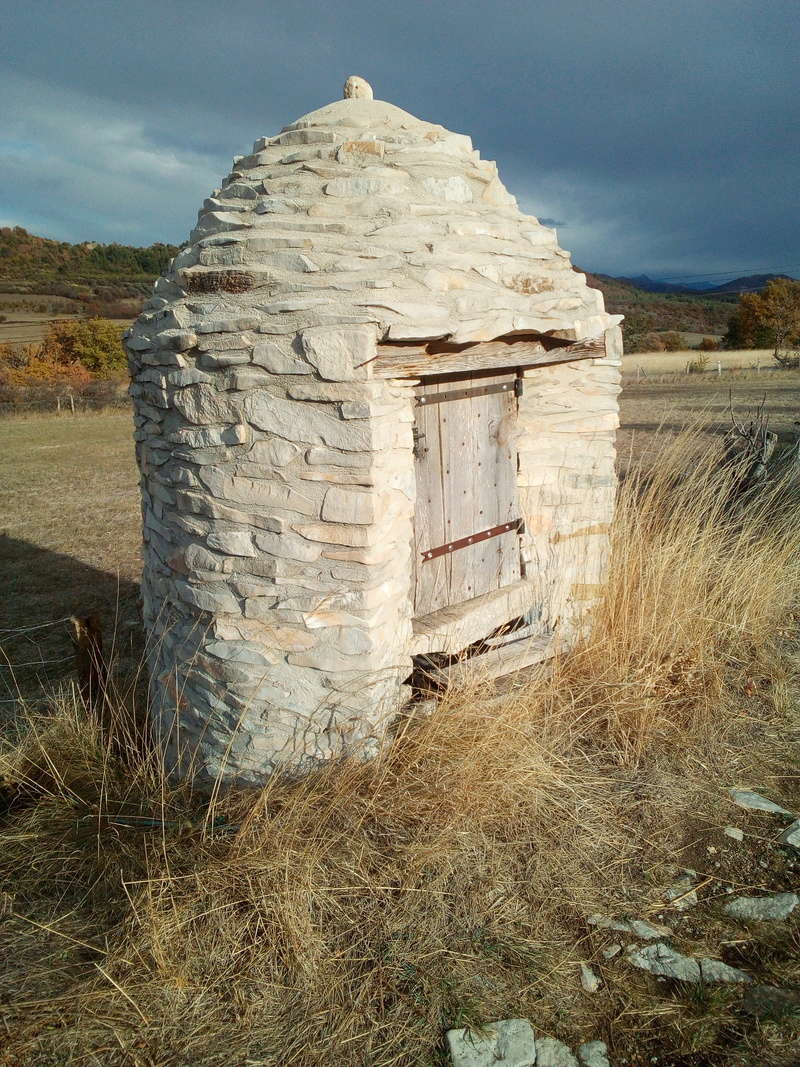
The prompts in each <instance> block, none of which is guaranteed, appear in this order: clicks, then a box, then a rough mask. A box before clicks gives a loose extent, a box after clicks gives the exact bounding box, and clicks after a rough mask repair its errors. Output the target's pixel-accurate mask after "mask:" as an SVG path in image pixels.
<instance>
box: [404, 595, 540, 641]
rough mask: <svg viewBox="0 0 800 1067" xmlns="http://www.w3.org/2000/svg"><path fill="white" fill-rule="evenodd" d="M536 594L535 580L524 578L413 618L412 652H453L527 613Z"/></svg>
mask: <svg viewBox="0 0 800 1067" xmlns="http://www.w3.org/2000/svg"><path fill="white" fill-rule="evenodd" d="M534 595H535V594H534V589H533V583H531V582H530V581H528V580H527V579H525V578H522V579H520V580H519V581H517V582H513V583H512V584H511V585H505V586H503V587H502V588H501V589H492V590H491V591H490V592H488V593H482V594H481V595H480V596H476V597H473V598H472V599H471V600H464V601H463V602H462V603H461V604H450V605H448V606H447V607H445V608H439V610H438V611H432V612H431V613H430V614H429V615H420V616H418V617H417V618H416V619H413V620H412V625H413V631H414V636H413V638H412V644H411V654H412V655H414V656H424V655H428V654H430V653H431V652H445V653H447V654H448V655H451V656H452V655H454V654H455V653H456V652H460V651H461V650H462V649H464V648H466V647H467V646H468V645H471V644H473V642H475V641H480V640H481V639H482V638H484V637H487V636H488V635H489V634H490V633H492V631H493V630H496V629H497V628H498V627H499V626H502V625H503V624H504V623H507V622H510V621H511V620H512V619H517V618H519V617H520V616H521V615H524V614H525V613H526V612H527V611H528V610H529V609H530V608H531V607H532V605H533V602H534Z"/></svg>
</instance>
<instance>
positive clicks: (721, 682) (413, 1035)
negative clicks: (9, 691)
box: [0, 434, 800, 1067]
mask: <svg viewBox="0 0 800 1067" xmlns="http://www.w3.org/2000/svg"><path fill="white" fill-rule="evenodd" d="M700 439H701V437H700V435H692V434H688V435H685V436H684V437H683V438H682V439H681V440H680V441H679V442H678V443H677V444H673V445H672V446H671V447H670V450H669V452H667V453H665V454H663V455H662V456H661V461H660V463H659V466H658V468H657V469H656V470H655V471H649V472H639V473H638V474H636V475H633V476H630V477H629V478H628V479H627V480H626V482H625V484H624V485H623V486H622V488H621V490H620V498H619V506H618V511H617V517H616V520H615V524H614V530H613V542H614V544H613V563H612V568H611V576H610V581H609V585H608V594H607V597H606V601H605V604H604V607H603V608H602V610H601V611H599V613H598V614H597V617H596V619H595V621H594V626H593V630H592V633H591V636H590V637H589V639H588V640H587V642H586V643H585V645H584V646H583V647H582V648H580V649H578V650H576V651H575V652H574V653H572V654H570V655H569V656H567V657H564V658H563V659H562V660H560V661H559V662H557V663H556V664H555V665H554V666H553V669H552V670H550V671H539V672H535V673H532V674H531V675H530V676H529V677H528V678H527V680H525V681H524V682H517V683H516V684H515V685H513V686H511V687H507V688H506V689H505V690H504V691H500V692H499V693H498V691H497V690H495V689H493V688H492V687H491V686H490V685H489V684H488V683H481V682H480V681H479V680H478V681H476V682H474V683H473V684H471V685H470V686H469V687H467V688H463V689H461V690H459V691H451V692H450V693H449V694H447V695H446V697H445V698H444V699H443V700H442V702H441V704H440V706H439V708H438V709H437V711H436V713H435V714H434V715H432V716H431V717H430V718H428V719H422V720H419V721H416V720H411V721H409V722H408V723H407V724H405V725H404V726H403V727H402V728H401V729H400V730H399V732H398V736H397V738H396V740H395V741H394V743H393V744H392V745H391V746H389V747H387V749H386V750H385V751H384V753H383V754H382V755H381V756H380V758H378V759H377V760H375V761H373V762H371V763H361V762H359V761H357V760H350V761H345V762H341V763H337V764H335V765H330V766H327V767H324V768H321V769H320V770H318V771H317V772H315V773H313V774H311V775H309V776H308V777H306V778H304V779H303V780H301V781H288V780H285V779H281V778H277V777H276V778H274V779H273V780H272V781H271V782H270V783H269V784H268V785H267V786H266V787H265V789H264V790H263V792H262V793H261V794H260V795H258V796H253V795H246V796H245V795H229V796H226V797H223V798H220V799H218V800H217V801H216V802H215V803H214V805H213V806H211V807H208V806H207V805H205V804H204V803H203V801H202V800H201V798H198V797H194V796H192V794H191V791H190V790H189V789H188V788H186V787H176V786H174V785H172V784H170V783H169V782H168V780H167V778H166V777H165V775H164V774H163V772H162V768H161V766H160V762H159V758H158V754H157V753H154V752H153V751H152V749H150V748H149V747H148V746H147V745H146V744H145V743H144V739H143V738H142V737H141V736H140V735H138V734H136V735H135V734H134V732H132V731H133V727H132V725H131V724H132V721H133V720H132V719H131V718H130V716H129V715H126V714H125V712H124V708H123V707H122V706H121V707H120V708H119V709H118V715H117V721H116V724H115V725H114V726H113V727H112V729H111V730H110V731H109V730H108V729H107V730H105V731H104V730H102V729H101V727H100V724H99V723H98V722H96V721H94V720H93V719H92V717H91V716H90V715H88V714H87V713H86V711H85V710H84V709H82V708H81V707H80V706H79V704H78V703H77V702H76V701H75V700H74V699H70V698H68V697H62V698H61V699H60V700H58V701H56V702H55V704H54V706H53V707H51V708H50V709H49V710H48V712H47V714H44V715H40V716H38V717H37V716H35V715H34V714H33V713H31V716H30V720H29V722H28V723H27V725H26V729H25V730H23V732H22V736H21V737H20V738H19V739H18V740H16V741H15V742H13V743H10V744H9V745H8V746H7V749H6V751H5V752H4V753H3V755H2V773H3V775H4V777H5V780H6V782H7V783H8V786H9V793H8V795H9V797H12V798H14V799H15V803H14V804H13V805H12V807H11V809H10V811H9V812H8V813H7V815H6V817H5V820H4V821H3V822H2V825H0V886H2V889H3V890H4V892H5V894H6V896H5V898H4V899H5V910H6V921H5V923H4V924H3V925H2V927H0V936H1V937H2V938H3V941H2V943H0V950H4V951H5V953H6V967H5V977H4V978H0V1002H2V999H3V998H5V1001H6V1003H7V1010H6V1023H5V1025H6V1044H5V1050H4V1051H0V1064H4V1065H6V1064H8V1065H11V1064H14V1065H16V1064H23V1063H24V1064H28V1063H31V1064H33V1063H36V1064H49V1063H83V1062H87V1063H109V1064H116V1063H119V1064H137V1065H139V1064H141V1065H156V1064H158V1065H161V1064H164V1065H166V1064H280V1065H306V1064H324V1065H328V1064H332V1065H333V1064H335V1065H339V1064H342V1065H347V1064H353V1065H370V1067H379V1065H380V1067H389V1065H406V1064H431V1065H433V1064H443V1063H444V1062H445V1059H444V1058H443V1057H444V1054H443V1051H442V1047H443V1046H442V1037H443V1033H444V1031H445V1030H446V1029H447V1028H448V1027H450V1026H459V1025H462V1026H463V1025H474V1026H479V1025H480V1024H481V1023H482V1022H486V1021H488V1020H490V1019H493V1018H500V1017H504V1016H518V1015H521V1016H527V1017H529V1018H530V1019H532V1020H533V1021H534V1024H535V1026H536V1027H537V1029H539V1030H540V1031H545V1032H549V1033H552V1034H556V1035H557V1036H559V1037H561V1038H564V1039H566V1040H570V1041H584V1040H589V1039H591V1038H597V1037H604V1038H605V1039H606V1040H608V1041H609V1043H610V1044H611V1046H612V1048H613V1047H617V1048H620V1049H624V1048H626V1047H627V1045H626V1042H627V1041H629V1040H630V1041H632V1042H635V1043H636V1047H642V1046H645V1047H646V1046H647V1044H648V1042H650V1043H652V1042H655V1045H654V1046H653V1047H656V1048H661V1047H663V1045H662V1044H660V1042H663V1041H664V1040H665V1038H664V1029H663V1028H664V1027H669V1026H672V1021H671V1020H672V1015H673V1014H674V1013H672V1014H671V1012H670V1011H664V1010H661V1008H659V1009H658V1010H656V1008H655V1007H653V1005H654V1004H655V1001H653V1000H652V996H651V994H650V993H648V992H647V991H646V990H643V991H641V996H642V997H644V998H645V1000H644V1001H642V1003H643V1004H644V1007H642V1008H641V1011H640V1013H639V1014H638V1015H637V1012H636V1011H633V1010H632V1009H631V1006H630V1005H631V998H632V996H633V993H632V992H631V987H630V986H627V987H625V988H623V986H621V985H619V983H617V984H615V981H616V980H615V979H613V978H611V977H609V978H608V979H607V980H606V982H605V987H604V992H603V993H602V994H601V995H599V996H597V997H595V998H592V999H587V998H586V997H581V994H580V989H579V986H578V983H577V970H576V968H577V963H578V961H580V960H582V959H590V958H593V953H595V952H596V943H595V941H594V940H593V938H594V937H595V935H593V934H590V932H589V931H588V929H587V926H586V923H585V919H586V916H587V915H588V914H589V913H591V912H592V911H596V910H603V911H611V910H615V909H616V910H622V911H632V912H635V913H637V914H645V913H649V912H651V911H653V909H654V908H655V907H657V904H655V903H654V901H655V900H656V899H657V894H656V895H654V894H655V892H656V890H655V887H657V886H659V885H661V884H662V882H663V879H664V878H665V877H668V875H669V872H670V870H672V866H671V865H673V864H675V863H683V862H686V857H687V856H691V851H690V850H691V844H692V841H693V838H694V837H696V836H697V834H698V832H699V830H698V827H699V826H700V825H701V824H702V825H703V826H706V825H712V824H714V820H715V819H720V818H723V817H724V815H723V814H720V812H722V810H723V806H722V790H723V787H724V786H726V785H734V784H737V783H738V782H739V781H740V780H745V779H746V780H748V781H750V780H752V777H753V775H756V776H758V775H761V776H769V775H771V774H772V773H773V772H774V773H775V774H778V773H780V767H781V761H782V759H783V754H782V746H783V745H784V744H785V737H786V728H785V725H784V724H785V721H786V719H787V716H789V715H790V714H791V711H792V709H793V708H794V706H795V700H794V676H793V672H792V669H791V665H790V663H789V660H788V658H787V657H788V653H787V651H786V648H787V641H788V640H789V637H788V635H787V631H788V629H789V628H790V626H793V623H792V620H793V612H794V610H795V606H796V600H797V593H798V588H799V587H800V582H799V579H800V553H799V552H798V549H799V548H800V534H798V531H797V524H796V514H797V511H796V500H795V496H794V490H793V488H792V487H790V486H788V485H785V484H784V485H779V486H778V485H776V486H774V487H773V488H771V489H770V490H768V491H766V492H764V493H762V494H761V495H760V496H759V497H758V498H756V499H753V500H750V501H748V502H746V503H745V504H744V505H742V506H741V507H738V508H731V506H730V499H731V488H732V484H733V479H734V477H735V475H734V474H733V473H732V472H729V471H728V472H724V471H723V472H721V471H720V470H719V468H718V464H717V463H716V460H709V459H708V457H706V458H705V459H703V458H702V457H701V456H699V455H698V451H697V449H698V442H699V441H700ZM632 981H633V988H636V981H640V980H638V979H636V980H632ZM647 997H650V998H651V999H650V1000H648V999H647ZM683 1033H684V1031H683V1030H681V1028H680V1027H678V1029H677V1031H676V1034H678V1035H680V1034H683ZM676 1040H678V1036H676Z"/></svg>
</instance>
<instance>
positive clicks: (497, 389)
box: [415, 378, 522, 408]
mask: <svg viewBox="0 0 800 1067" xmlns="http://www.w3.org/2000/svg"><path fill="white" fill-rule="evenodd" d="M492 393H511V394H512V395H513V396H521V395H522V378H510V379H509V380H508V381H506V382H495V384H494V385H479V386H475V387H474V388H471V389H449V390H448V391H447V392H446V393H423V394H422V396H417V397H415V400H416V402H417V406H418V407H426V408H427V407H430V406H431V404H446V403H447V402H448V401H449V400H469V399H471V398H472V397H475V396H491V394H492Z"/></svg>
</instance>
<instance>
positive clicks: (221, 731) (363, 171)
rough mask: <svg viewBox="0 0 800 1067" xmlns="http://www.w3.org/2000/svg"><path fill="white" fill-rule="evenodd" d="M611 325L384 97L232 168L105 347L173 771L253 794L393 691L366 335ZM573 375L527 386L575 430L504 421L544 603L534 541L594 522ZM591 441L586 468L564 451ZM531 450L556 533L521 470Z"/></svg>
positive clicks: (504, 209)
mask: <svg viewBox="0 0 800 1067" xmlns="http://www.w3.org/2000/svg"><path fill="white" fill-rule="evenodd" d="M616 321H617V320H616V319H614V318H613V317H611V316H608V315H606V314H605V312H604V311H603V305H602V297H601V295H600V294H599V293H597V292H595V291H593V290H591V289H589V288H588V287H587V286H586V283H585V278H584V276H583V275H581V274H578V273H577V272H575V271H573V270H572V268H571V266H570V264H569V259H568V257H567V255H566V253H564V252H562V251H561V250H560V249H559V248H558V246H557V244H556V240H555V234H554V233H553V232H552V231H550V230H548V229H546V228H545V227H543V226H541V225H540V224H539V223H538V222H537V220H536V219H533V218H531V217H528V216H525V215H523V214H521V213H520V212H519V209H518V208H517V206H516V202H515V201H514V199H513V197H511V196H510V195H509V194H508V193H507V192H506V191H505V189H504V188H503V186H502V185H501V183H500V181H499V179H498V177H497V172H496V167H495V165H494V164H493V163H488V162H485V161H482V160H481V159H480V157H479V156H478V154H477V153H476V152H474V151H473V149H472V145H471V143H470V141H469V139H468V138H466V137H464V136H461V135H457V134H452V133H449V132H448V131H446V130H444V129H443V128H442V127H439V126H434V125H432V124H429V123H424V122H421V121H420V120H418V119H415V118H413V116H411V115H408V114H407V113H406V112H403V111H401V110H400V109H399V108H395V107H393V106H392V105H390V104H386V103H383V102H381V101H375V100H371V99H369V98H368V97H367V96H365V95H357V96H354V97H350V98H348V99H346V100H342V101H339V102H338V103H336V104H332V105H329V106H328V107H326V108H322V109H321V110H320V111H318V112H313V113H312V114H310V115H307V116H305V117H304V118H302V119H300V120H298V121H297V122H295V123H293V124H292V125H290V126H287V127H286V128H285V129H284V130H283V131H282V132H281V133H280V134H278V135H277V136H276V137H271V138H262V139H260V140H259V141H257V142H256V143H255V145H254V146H253V151H252V153H251V154H250V155H248V156H246V157H240V158H238V159H237V160H235V161H234V170H233V171H232V173H231V174H230V175H229V176H228V177H227V178H226V180H225V181H224V182H223V184H222V187H221V188H220V189H218V190H215V191H214V193H213V194H212V196H211V197H210V198H209V199H207V200H206V201H205V203H204V205H203V207H202V209H201V211H200V213H199V216H198V223H197V227H196V228H195V230H194V232H193V233H192V235H191V236H190V239H189V242H188V244H187V246H186V247H185V248H184V249H183V250H182V251H181V252H180V253H179V254H178V256H177V257H176V258H175V260H174V261H173V263H172V265H171V268H170V270H169V272H168V273H167V274H166V275H165V277H163V278H161V279H160V280H159V281H158V282H157V283H156V286H155V290H154V293H153V297H152V298H151V300H150V301H149V302H148V303H147V305H146V307H145V310H144V312H143V314H142V315H141V316H140V318H139V319H138V320H137V322H136V324H135V325H134V327H133V328H132V330H131V331H130V332H129V334H128V335H127V338H126V345H127V350H128V355H129V362H130V370H131V374H132V385H131V395H132V397H133V400H134V405H135V435H136V442H137V456H138V461H139V465H140V470H141V490H142V510H143V526H144V564H145V566H144V578H143V586H142V589H143V602H144V616H145V623H146V626H147V630H148V634H149V664H150V670H151V681H152V697H153V707H154V714H155V717H156V719H157V721H158V723H159V724H160V728H161V731H162V734H163V737H164V742H165V745H166V746H167V749H168V753H169V760H170V762H171V763H172V764H173V765H174V766H175V767H176V768H177V769H178V770H179V771H180V773H182V774H191V775H193V776H194V777H195V779H196V780H197V781H198V782H199V783H202V782H204V781H205V782H211V781H213V780H215V779H216V778H217V777H220V778H221V779H222V780H223V781H225V782H235V783H242V784H256V783H258V782H261V781H263V779H264V778H265V777H266V775H268V774H269V773H270V771H271V770H273V769H274V768H275V767H277V766H279V765H283V764H286V765H290V766H293V767H298V768H302V767H303V766H306V765H310V764H312V763H314V762H316V761H318V760H320V759H328V758H331V757H334V756H336V755H338V754H341V753H344V752H349V751H359V752H363V753H365V754H369V753H371V752H373V751H374V750H375V749H376V747H377V746H378V745H379V744H380V742H381V740H382V738H383V736H384V733H385V730H386V727H387V724H388V723H389V722H390V721H391V719H392V717H393V715H394V713H395V712H396V710H397V709H398V707H399V705H400V704H401V703H402V702H403V700H404V699H405V696H406V694H405V691H404V688H403V684H402V683H403V680H404V679H405V678H406V677H407V675H408V672H409V665H410V652H409V649H410V642H411V601H410V589H411V574H412V560H411V544H412V530H413V510H414V497H415V487H414V462H413V451H412V449H413V440H412V432H411V431H412V421H413V414H412V403H411V397H410V390H411V388H412V384H413V383H409V382H402V381H383V380H379V379H375V378H373V377H372V369H371V360H372V359H373V357H374V355H375V351H376V343H377V342H378V341H379V340H380V341H382V342H387V341H389V342H391V341H397V342H403V341H411V340H418V339H420V338H422V339H429V338H448V339H451V340H454V341H458V342H466V341H480V340H485V339H489V338H493V337H496V336H500V335H505V334H509V333H514V332H530V331H542V332H547V331H549V332H553V333H556V334H558V335H559V336H562V337H567V338H574V339H580V338H584V337H589V336H595V335H596V334H598V333H600V332H602V331H603V330H605V329H607V328H609V327H611V326H613V325H614V323H615V322H616ZM595 362H596V363H597V364H598V365H597V366H596V367H594V368H593V369H592V372H591V375H594V377H592V376H591V375H590V376H588V377H587V376H585V375H584V372H583V371H581V370H580V369H577V370H575V371H574V372H572V371H570V370H568V369H559V370H558V371H554V372H552V373H549V372H547V371H539V372H536V373H535V374H534V375H533V376H532V377H531V384H532V385H534V384H535V388H536V389H539V390H541V397H542V399H544V398H545V397H549V398H550V399H551V400H553V402H554V403H556V402H557V403H558V404H562V403H563V404H567V405H569V404H570V403H571V402H572V401H573V400H574V401H575V403H576V404H577V406H578V407H579V408H580V409H581V412H582V416H581V418H582V419H583V422H582V426H583V429H580V428H579V427H578V428H575V429H574V430H573V429H572V428H571V427H572V425H573V423H574V424H575V426H576V427H577V421H576V420H577V416H576V419H573V420H572V421H570V419H569V418H566V419H565V420H564V421H561V422H560V421H559V419H560V415H558V414H553V415H552V416H548V419H549V421H548V422H547V425H546V427H545V426H544V424H543V423H542V421H541V419H539V421H538V422H537V421H536V420H537V418H538V416H536V417H534V412H533V409H531V418H532V420H533V421H532V422H530V423H529V424H528V423H527V422H526V427H527V433H528V437H527V438H526V442H527V443H526V446H525V450H524V452H523V455H525V456H526V457H528V458H527V459H526V460H525V463H528V467H524V469H525V470H528V471H529V473H528V474H527V475H526V478H527V481H526V482H525V484H524V488H525V492H526V493H527V494H528V504H527V505H526V512H527V511H528V510H529V509H530V513H531V514H533V513H534V512H535V513H536V514H538V513H539V512H538V509H539V507H540V505H541V507H542V508H543V509H544V511H543V512H542V514H543V516H547V518H546V519H545V518H544V517H543V519H542V526H541V529H539V528H538V527H536V528H534V527H531V529H532V535H531V548H532V550H533V551H534V552H537V551H539V552H541V553H543V554H546V553H550V555H548V556H547V559H548V564H547V566H548V570H547V575H548V576H549V577H547V578H546V579H543V589H544V592H543V596H544V595H548V596H549V595H550V592H549V590H550V586H553V588H555V587H556V586H557V587H558V589H562V585H564V583H562V585H558V582H557V581H556V579H555V578H554V577H553V575H554V574H555V569H557V568H558V566H560V565H561V562H562V561H563V560H564V559H566V558H567V554H566V550H565V549H563V548H557V549H556V550H555V555H553V551H554V549H553V544H554V541H553V538H552V537H551V534H552V533H553V531H556V532H558V533H559V534H561V532H562V528H563V533H564V537H565V538H566V537H567V528H568V529H569V535H570V536H572V537H574V538H576V540H575V541H574V542H573V544H574V545H576V546H577V543H578V541H577V534H576V531H578V530H579V529H580V526H581V523H585V525H586V527H587V528H588V527H589V526H593V525H596V524H597V523H598V521H604V520H599V519H598V515H599V514H600V513H601V512H602V516H603V517H605V516H606V512H607V510H608V508H607V502H608V492H607V488H608V487H607V486H606V485H605V483H604V482H603V483H602V484H601V480H602V479H603V478H607V477H608V475H607V473H606V469H607V466H608V463H607V455H606V452H607V448H608V441H610V437H603V433H605V432H606V431H605V428H606V427H607V426H608V427H610V425H611V412H610V409H609V411H605V410H604V411H603V412H602V413H601V412H592V405H593V404H594V403H595V401H597V402H598V403H600V402H602V403H605V402H606V400H607V399H608V396H607V395H606V394H607V393H608V388H607V387H610V386H611V385H612V370H613V368H611V367H610V366H609V367H604V366H602V365H601V363H602V361H600V362H598V361H595ZM548 390H549V392H548ZM593 390H594V392H593ZM604 390H605V393H604ZM573 394H574V395H573ZM608 395H609V396H610V393H608ZM559 396H560V399H558V397H559ZM526 403H527V401H526ZM551 406H552V405H551ZM594 415H596V416H597V418H598V419H601V421H602V419H605V422H603V423H602V426H603V429H602V430H601V429H600V423H597V425H596V426H595V424H591V427H590V421H589V420H590V416H591V417H594ZM578 421H579V420H578ZM595 430H597V433H598V434H600V436H599V437H598V436H595V437H592V438H591V439H592V441H593V442H594V443H593V444H592V448H593V449H594V452H595V454H596V455H595V458H596V460H597V463H598V464H599V465H598V466H597V467H596V469H595V466H592V464H591V463H589V461H588V460H586V462H584V460H577V459H575V458H574V457H573V456H572V455H571V453H570V454H569V455H568V453H569V452H570V450H569V446H568V444H567V440H568V439H573V438H572V435H573V433H574V434H577V435H583V436H582V438H581V439H582V440H586V441H588V440H589V439H590V437H591V435H592V434H593V433H594V432H595ZM609 432H610V431H609ZM542 434H544V435H545V436H546V440H547V442H548V443H547V444H546V445H545V444H543V443H542V442H543V441H544V440H545V438H543V437H542ZM551 447H552V449H554V450H555V449H556V448H560V449H561V452H558V453H557V454H558V455H562V454H563V457H564V458H563V460H559V461H558V468H559V473H558V479H559V481H558V486H559V493H560V500H561V503H562V504H564V505H565V506H567V507H568V517H567V512H566V511H565V512H564V513H563V514H558V515H557V514H556V513H555V512H556V511H557V510H558V508H557V501H556V496H555V488H554V486H553V485H551V484H550V483H549V482H547V480H546V479H545V480H542V478H541V477H540V475H539V474H537V473H536V471H540V470H541V464H540V465H539V466H538V467H537V459H536V457H537V455H538V456H542V454H543V452H542V450H543V449H544V450H545V451H547V452H548V455H549V451H548V450H549V449H550V448H551ZM537 450H538V451H537ZM555 454H556V453H555V452H554V453H553V455H555ZM550 460H552V455H550ZM592 462H594V461H592ZM548 463H549V466H550V467H552V466H554V463H553V462H549V461H548ZM587 464H588V465H587ZM523 466H524V464H523ZM553 477H555V475H553ZM537 479H538V480H537ZM570 479H572V481H570ZM592 479H600V480H598V481H597V482H596V484H595V483H592V494H593V495H590V496H586V495H585V492H586V488H587V485H588V484H589V482H591V480H592ZM595 499H596V500H597V501H598V504H597V508H595V503H594V502H595ZM548 508H549V511H548ZM598 509H599V510H598ZM548 523H549V525H548ZM581 536H582V535H581ZM587 536H588V534H587ZM545 541H547V547H545ZM565 543H566V542H565ZM598 573H599V572H598ZM548 583H550V584H549V585H548ZM567 584H569V583H567ZM573 585H574V583H573ZM564 589H566V586H564ZM559 595H561V593H559ZM563 595H564V596H573V597H574V596H575V589H574V588H572V585H570V587H569V590H568V591H567V592H564V594H563ZM547 612H549V613H550V615H552V610H551V608H550V607H548V608H547V611H546V612H543V618H544V616H545V614H547ZM548 617H549V616H548Z"/></svg>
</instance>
